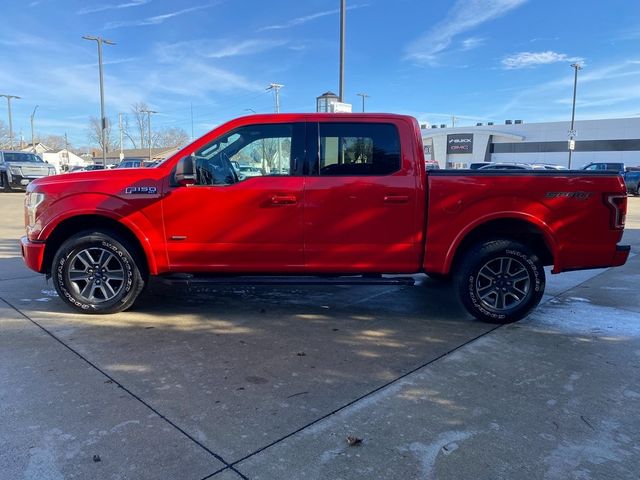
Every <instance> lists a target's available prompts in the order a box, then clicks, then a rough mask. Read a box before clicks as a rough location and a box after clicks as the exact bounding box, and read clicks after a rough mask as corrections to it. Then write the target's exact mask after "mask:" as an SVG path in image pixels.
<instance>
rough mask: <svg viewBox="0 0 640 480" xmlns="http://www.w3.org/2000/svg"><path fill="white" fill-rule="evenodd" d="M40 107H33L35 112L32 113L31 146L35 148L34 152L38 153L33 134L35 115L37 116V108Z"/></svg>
mask: <svg viewBox="0 0 640 480" xmlns="http://www.w3.org/2000/svg"><path fill="white" fill-rule="evenodd" d="M37 109H38V105H36V108H34V109H33V113H32V114H31V148H32V149H33V153H36V142H35V136H34V135H33V117H35V116H36V110H37Z"/></svg>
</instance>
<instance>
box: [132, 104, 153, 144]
mask: <svg viewBox="0 0 640 480" xmlns="http://www.w3.org/2000/svg"><path fill="white" fill-rule="evenodd" d="M145 110H149V105H147V104H146V103H145V102H136V103H134V104H133V105H131V113H133V118H134V127H133V128H134V129H135V132H136V133H137V137H138V138H140V148H148V147H149V139H148V138H147V136H148V135H147V115H148V114H147V113H146V112H145ZM127 136H128V135H127ZM129 138H131V137H129Z"/></svg>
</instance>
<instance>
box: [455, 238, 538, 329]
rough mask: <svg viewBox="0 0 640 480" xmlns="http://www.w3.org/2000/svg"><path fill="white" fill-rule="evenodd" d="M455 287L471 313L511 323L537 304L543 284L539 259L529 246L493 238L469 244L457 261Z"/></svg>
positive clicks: (493, 320)
mask: <svg viewBox="0 0 640 480" xmlns="http://www.w3.org/2000/svg"><path fill="white" fill-rule="evenodd" d="M457 270H458V271H457V273H456V278H455V288H456V290H457V293H458V296H459V298H460V301H461V302H462V304H463V305H464V307H465V308H466V309H467V311H468V312H469V313H471V315H473V316H474V317H476V318H477V319H479V320H482V321H484V322H489V323H511V322H515V321H517V320H520V319H521V318H523V317H525V316H527V315H528V314H529V312H531V310H532V309H533V308H535V307H536V305H538V303H539V302H540V299H541V298H542V295H543V294H544V288H545V273H544V268H543V265H542V262H541V261H540V259H539V258H538V256H537V255H536V254H535V253H534V252H532V251H531V250H530V249H529V248H528V247H526V246H525V245H523V244H521V243H517V242H514V241H511V240H492V241H487V242H484V243H481V244H479V245H477V246H475V247H473V248H471V249H470V250H469V251H468V252H466V254H465V255H464V257H463V259H462V261H461V262H460V263H459V265H458V268H457Z"/></svg>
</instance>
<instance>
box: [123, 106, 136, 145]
mask: <svg viewBox="0 0 640 480" xmlns="http://www.w3.org/2000/svg"><path fill="white" fill-rule="evenodd" d="M122 133H123V134H124V136H125V137H127V138H128V139H129V141H130V142H131V145H132V146H133V148H138V143H137V142H136V138H135V136H134V135H135V132H133V131H132V129H131V126H130V125H129V115H127V114H126V113H125V114H123V115H122Z"/></svg>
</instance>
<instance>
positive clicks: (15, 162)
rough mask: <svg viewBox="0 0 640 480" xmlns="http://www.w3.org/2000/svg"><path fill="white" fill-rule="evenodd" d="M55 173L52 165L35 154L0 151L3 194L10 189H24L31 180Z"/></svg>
mask: <svg viewBox="0 0 640 480" xmlns="http://www.w3.org/2000/svg"><path fill="white" fill-rule="evenodd" d="M56 173H57V172H56V169H55V167H54V166H53V165H49V164H48V163H46V162H44V161H43V160H42V158H40V157H39V156H38V155H36V154H35V153H28V152H16V151H13V150H0V187H2V189H3V190H4V191H5V192H10V191H11V189H12V188H21V189H25V188H26V187H27V185H29V183H31V182H32V181H33V180H35V179H37V178H42V177H47V176H49V175H55V174H56Z"/></svg>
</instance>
